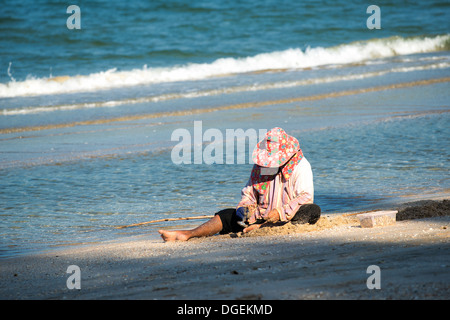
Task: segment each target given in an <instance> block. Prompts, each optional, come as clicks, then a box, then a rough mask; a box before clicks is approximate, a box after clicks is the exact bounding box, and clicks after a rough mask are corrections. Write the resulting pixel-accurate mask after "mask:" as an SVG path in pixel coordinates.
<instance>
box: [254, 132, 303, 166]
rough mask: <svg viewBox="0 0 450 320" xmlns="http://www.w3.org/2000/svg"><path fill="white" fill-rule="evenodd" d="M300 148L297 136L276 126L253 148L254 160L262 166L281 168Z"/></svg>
mask: <svg viewBox="0 0 450 320" xmlns="http://www.w3.org/2000/svg"><path fill="white" fill-rule="evenodd" d="M299 150H300V144H299V142H298V140H297V139H296V138H295V137H292V136H290V135H288V134H287V133H286V132H285V131H284V130H283V129H281V128H279V127H276V128H273V129H271V130H270V131H268V132H267V133H266V136H265V137H264V139H263V140H261V141H260V142H259V143H258V144H257V145H256V147H255V150H253V156H252V159H253V162H254V163H256V164H257V165H259V166H261V167H266V168H279V167H281V166H282V165H284V164H285V163H286V162H287V161H288V160H289V159H290V158H291V157H292V156H293V155H295V154H296V153H297V152H298V151H299Z"/></svg>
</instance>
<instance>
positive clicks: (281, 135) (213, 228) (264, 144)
mask: <svg viewBox="0 0 450 320" xmlns="http://www.w3.org/2000/svg"><path fill="white" fill-rule="evenodd" d="M252 158H253V161H254V162H255V165H254V166H253V169H252V172H251V175H250V179H249V181H248V182H247V185H246V187H245V188H244V189H242V199H241V201H240V202H239V204H238V205H237V207H236V209H224V210H222V211H219V212H218V213H216V214H215V216H214V217H213V218H212V219H211V220H209V221H207V222H206V223H204V224H202V225H200V226H199V227H197V228H195V229H192V230H175V231H168V230H159V231H158V232H159V233H160V234H161V237H162V238H163V239H164V240H165V241H174V240H183V241H186V240H189V239H190V238H193V237H204V236H212V235H214V234H216V233H220V234H227V233H236V232H249V231H251V230H254V229H258V228H260V227H264V226H268V225H273V224H274V223H276V222H280V221H281V222H287V221H291V222H292V223H294V224H296V223H310V224H314V223H316V222H317V221H318V220H319V218H320V212H321V210H320V207H319V206H318V205H315V204H313V200H314V185H313V175H312V171H311V166H310V164H309V162H308V160H306V158H305V157H304V156H303V153H302V150H301V149H300V145H299V142H298V140H297V139H296V138H294V137H292V136H290V135H288V134H287V133H286V132H285V131H284V130H283V129H281V128H278V127H277V128H273V129H271V130H270V131H268V132H267V133H266V136H265V138H264V139H263V140H262V141H260V142H259V143H258V144H257V145H256V148H255V150H254V151H253V156H252Z"/></svg>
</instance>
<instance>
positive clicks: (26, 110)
mask: <svg viewBox="0 0 450 320" xmlns="http://www.w3.org/2000/svg"><path fill="white" fill-rule="evenodd" d="M445 68H450V63H448V62H439V63H432V64H427V65H421V66H414V67H399V68H391V69H386V70H379V71H374V72H366V73H359V74H350V75H343V76H331V77H324V78H311V79H303V80H294V81H279V82H272V83H263V84H253V85H244V86H234V87H226V88H220V89H211V90H199V91H195V92H188V93H168V94H161V95H154V96H146V97H139V98H127V99H121V100H108V101H98V102H87V103H85V102H83V103H74V104H65V105H48V106H39V107H37V106H36V107H35V106H32V107H22V108H14V109H3V110H2V111H1V113H0V115H3V116H14V115H27V114H37V113H44V112H54V111H68V110H78V109H90V108H108V107H117V106H120V105H131V104H138V103H155V102H160V101H167V100H172V99H189V98H198V97H206V96H217V95H221V94H230V93H239V92H249V91H259V90H271V89H283V88H292V87H298V86H305V85H312V84H323V83H332V82H338V81H351V80H361V79H366V78H371V77H377V76H383V75H385V74H388V73H400V72H413V71H420V70H430V69H445Z"/></svg>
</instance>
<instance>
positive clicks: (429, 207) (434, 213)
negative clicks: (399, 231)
mask: <svg viewBox="0 0 450 320" xmlns="http://www.w3.org/2000/svg"><path fill="white" fill-rule="evenodd" d="M448 215H450V200H443V201H432V200H424V201H418V202H415V203H411V204H409V206H408V207H406V208H400V209H399V210H398V213H397V221H401V220H412V219H423V218H431V217H442V216H448Z"/></svg>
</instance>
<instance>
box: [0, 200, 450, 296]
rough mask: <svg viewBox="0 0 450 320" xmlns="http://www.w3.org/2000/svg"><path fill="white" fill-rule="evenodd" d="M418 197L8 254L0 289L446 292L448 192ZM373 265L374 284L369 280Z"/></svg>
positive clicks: (449, 284) (57, 292) (449, 285)
mask: <svg viewBox="0 0 450 320" xmlns="http://www.w3.org/2000/svg"><path fill="white" fill-rule="evenodd" d="M417 205H418V206H420V208H421V209H418V208H417V207H416V208H415V209H411V208H406V209H405V208H404V209H402V210H400V212H399V213H398V216H399V217H400V219H399V220H401V221H397V222H396V224H395V225H391V226H383V227H375V228H369V229H368V228H361V227H360V226H359V222H358V220H357V219H356V217H354V216H350V217H344V216H342V215H338V216H324V217H322V218H321V219H320V220H319V222H318V223H317V224H316V225H314V226H310V225H301V226H293V225H292V224H290V223H289V224H286V225H283V226H277V227H274V228H264V229H259V230H256V231H253V232H251V233H250V234H245V235H243V234H233V235H223V236H214V237H210V238H201V239H192V240H190V241H188V242H174V243H163V242H162V240H158V241H155V240H152V239H154V236H153V235H152V237H151V239H150V236H142V237H139V238H135V239H133V241H117V242H109V243H101V244H96V245H89V246H84V247H78V248H64V249H60V250H57V251H56V250H53V251H49V252H47V253H44V254H40V255H33V256H24V257H16V258H10V259H5V260H2V261H1V269H0V270H1V273H0V298H1V299H164V300H167V299H198V300H201V299H202V300H213V299H223V300H234V299H246V300H248V299H291V300H292V299H445V300H447V299H449V298H450V271H449V270H450V255H449V253H450V251H449V249H450V245H449V236H450V232H449V228H450V215H449V201H438V202H436V201H432V202H421V203H418V204H417ZM405 210H406V211H405ZM408 210H409V211H408ZM412 218H420V219H412ZM143 232H145V228H143ZM70 265H77V266H79V268H80V270H81V282H80V283H81V289H79V290H77V289H73V290H69V289H68V288H67V286H66V281H67V279H68V277H69V276H70V274H68V273H66V271H67V268H68V266H70ZM371 265H377V266H378V267H379V268H380V272H381V280H380V284H381V289H372V290H370V289H368V288H367V285H366V281H367V278H368V277H369V276H370V275H371V274H368V273H367V268H368V267H369V266H371Z"/></svg>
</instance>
